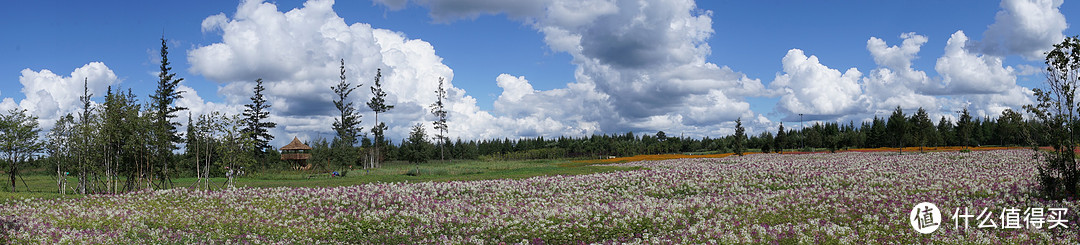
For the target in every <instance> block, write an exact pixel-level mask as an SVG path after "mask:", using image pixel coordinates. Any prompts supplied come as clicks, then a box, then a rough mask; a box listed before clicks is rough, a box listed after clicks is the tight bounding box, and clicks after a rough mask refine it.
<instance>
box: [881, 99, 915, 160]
mask: <svg viewBox="0 0 1080 245" xmlns="http://www.w3.org/2000/svg"><path fill="white" fill-rule="evenodd" d="M907 129H908V125H907V117H906V116H904V110H903V109H900V106H896V110H893V114H892V115H891V116H889V122H888V123H886V125H885V131H887V132H888V134H887V135H888V136H887V137H888V138H889V142H890V143H893V145H894V146H896V147H899V149H900V152H903V151H904V139H906V138H907V137H909V136H908V132H907V131H908V130H907Z"/></svg>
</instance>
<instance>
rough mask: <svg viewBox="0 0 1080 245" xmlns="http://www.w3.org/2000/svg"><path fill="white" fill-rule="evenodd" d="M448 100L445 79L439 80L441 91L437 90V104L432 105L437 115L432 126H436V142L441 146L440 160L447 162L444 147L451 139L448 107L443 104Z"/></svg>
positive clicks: (432, 110) (432, 112)
mask: <svg viewBox="0 0 1080 245" xmlns="http://www.w3.org/2000/svg"><path fill="white" fill-rule="evenodd" d="M445 98H446V89H443V78H441V77H440V78H439V89H438V90H435V103H434V104H431V114H434V115H435V118H436V119H435V121H434V122H432V124H434V125H435V131H436V133H435V141H436V143H438V144H439V160H442V161H446V150H445V148H444V146H445V145H446V144H447V143H449V142H450V138H449V137H447V136H446V131H447V130H448V128H447V125H446V107H445V105H444V104H443V99H445Z"/></svg>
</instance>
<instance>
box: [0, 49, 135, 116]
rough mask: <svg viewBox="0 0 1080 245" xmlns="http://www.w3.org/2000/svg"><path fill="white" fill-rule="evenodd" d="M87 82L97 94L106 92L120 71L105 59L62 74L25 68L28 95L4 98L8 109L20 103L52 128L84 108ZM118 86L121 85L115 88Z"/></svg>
mask: <svg viewBox="0 0 1080 245" xmlns="http://www.w3.org/2000/svg"><path fill="white" fill-rule="evenodd" d="M84 82H85V83H86V85H87V88H88V89H89V91H90V93H92V94H94V96H104V94H105V90H106V88H107V87H108V86H111V85H115V84H117V83H119V80H117V77H116V74H115V73H113V71H112V70H111V69H109V67H108V66H106V65H105V63H101V62H90V63H88V64H86V65H83V66H82V67H79V68H75V70H73V71H72V72H71V73H70V74H69V75H67V76H64V75H58V74H56V73H53V72H52V71H50V70H48V69H42V70H39V71H34V70H31V69H23V70H22V72H20V75H19V83H20V84H22V86H23V88H22V93H23V95H25V96H26V98H25V99H23V100H21V101H19V103H18V104H17V106H16V103H15V102H14V100H12V99H11V98H5V99H4V101H3V102H0V108H3V109H4V110H5V111H7V110H8V109H11V108H15V107H19V108H23V109H26V110H27V111H28V112H30V113H32V114H34V115H35V116H37V117H38V120H39V123H40V124H41V125H42V128H45V129H50V128H52V126H53V124H55V123H56V120H57V119H59V118H60V117H61V116H64V115H67V114H68V113H73V112H75V111H78V110H81V108H82V105H81V102H79V96H82V95H83V83H84ZM113 89H117V88H113Z"/></svg>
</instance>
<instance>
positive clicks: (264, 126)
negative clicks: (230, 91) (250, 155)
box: [241, 78, 277, 157]
mask: <svg viewBox="0 0 1080 245" xmlns="http://www.w3.org/2000/svg"><path fill="white" fill-rule="evenodd" d="M262 81H263V80H262V78H259V79H255V89H254V95H252V96H251V104H246V105H244V107H245V109H244V113H243V115H244V120H243V124H244V128H243V130H242V131H241V132H242V133H244V134H248V135H250V136H251V140H252V141H253V142H254V147H253V148H254V149H255V151H254V153H255V154H256V157H261V156H262V154H263V153H264V152H266V151H267V150H271V147H270V141H271V140H274V136H273V135H270V133H269V132H268V131H269V130H270V129H272V128H274V127H277V123H274V122H270V121H269V120H268V119H267V118H269V117H270V104H268V103H266V99H265V98H263V91H265V90H266V88H265V87H263V85H262V84H263V83H262Z"/></svg>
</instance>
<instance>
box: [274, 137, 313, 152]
mask: <svg viewBox="0 0 1080 245" xmlns="http://www.w3.org/2000/svg"><path fill="white" fill-rule="evenodd" d="M281 150H283V151H287V150H311V147H310V146H307V145H305V144H304V143H303V142H300V139H298V138H296V136H293V138H292V142H289V144H288V145H285V146H283V147H281Z"/></svg>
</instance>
